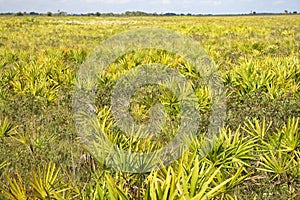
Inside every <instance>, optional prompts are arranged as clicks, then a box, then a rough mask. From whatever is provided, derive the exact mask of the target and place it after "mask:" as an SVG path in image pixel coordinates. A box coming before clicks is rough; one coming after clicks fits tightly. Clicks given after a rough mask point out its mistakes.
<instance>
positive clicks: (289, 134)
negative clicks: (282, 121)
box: [281, 118, 300, 151]
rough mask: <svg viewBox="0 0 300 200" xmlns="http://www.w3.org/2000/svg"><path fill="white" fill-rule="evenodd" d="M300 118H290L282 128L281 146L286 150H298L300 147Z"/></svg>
mask: <svg viewBox="0 0 300 200" xmlns="http://www.w3.org/2000/svg"><path fill="white" fill-rule="evenodd" d="M298 124H299V118H297V119H296V118H289V119H288V121H287V124H286V125H285V126H284V127H283V129H282V130H281V134H282V135H283V137H282V142H281V146H282V147H283V148H284V150H285V151H296V150H299V149H300V131H299V126H298Z"/></svg>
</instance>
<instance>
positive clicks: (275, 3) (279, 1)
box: [273, 0, 286, 5]
mask: <svg viewBox="0 0 300 200" xmlns="http://www.w3.org/2000/svg"><path fill="white" fill-rule="evenodd" d="M284 3H286V1H283V0H278V1H274V2H273V5H280V4H284Z"/></svg>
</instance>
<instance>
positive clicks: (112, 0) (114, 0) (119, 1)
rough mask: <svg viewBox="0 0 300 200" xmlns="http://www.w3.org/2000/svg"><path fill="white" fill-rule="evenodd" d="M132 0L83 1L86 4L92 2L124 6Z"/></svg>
mask: <svg viewBox="0 0 300 200" xmlns="http://www.w3.org/2000/svg"><path fill="white" fill-rule="evenodd" d="M131 1H132V0H85V2H87V3H94V2H102V3H109V4H125V3H130V2H131Z"/></svg>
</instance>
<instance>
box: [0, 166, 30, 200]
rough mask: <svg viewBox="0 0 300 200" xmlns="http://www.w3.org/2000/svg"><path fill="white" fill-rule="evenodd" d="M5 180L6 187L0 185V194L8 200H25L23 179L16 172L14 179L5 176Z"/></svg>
mask: <svg viewBox="0 0 300 200" xmlns="http://www.w3.org/2000/svg"><path fill="white" fill-rule="evenodd" d="M6 180H7V182H8V186H7V187H4V184H2V183H1V184H2V185H0V191H1V193H2V194H3V195H4V196H5V197H6V198H8V199H10V200H26V199H27V194H26V187H25V185H24V183H23V179H22V178H21V176H20V175H19V173H18V171H17V172H16V178H11V177H9V176H7V175H6Z"/></svg>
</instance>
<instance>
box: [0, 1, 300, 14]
mask: <svg viewBox="0 0 300 200" xmlns="http://www.w3.org/2000/svg"><path fill="white" fill-rule="evenodd" d="M58 10H60V11H65V12H67V13H73V14H76V13H77V14H79V13H89V12H93V13H94V12H100V13H109V12H113V13H124V12H126V11H144V12H148V13H154V12H156V13H158V14H160V13H167V12H174V13H178V14H180V13H184V14H187V13H191V14H246V13H250V12H251V11H255V12H257V13H259V12H276V13H282V12H284V10H288V11H290V12H293V11H297V12H300V0H0V12H2V13H3V12H18V11H22V12H39V13H46V12H48V11H50V12H53V13H55V12H58Z"/></svg>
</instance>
